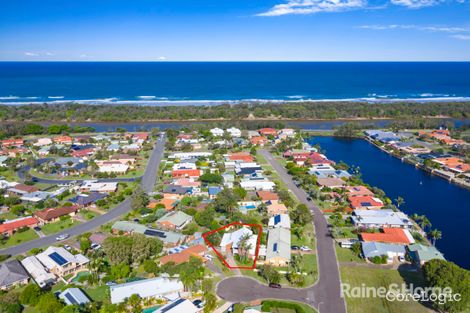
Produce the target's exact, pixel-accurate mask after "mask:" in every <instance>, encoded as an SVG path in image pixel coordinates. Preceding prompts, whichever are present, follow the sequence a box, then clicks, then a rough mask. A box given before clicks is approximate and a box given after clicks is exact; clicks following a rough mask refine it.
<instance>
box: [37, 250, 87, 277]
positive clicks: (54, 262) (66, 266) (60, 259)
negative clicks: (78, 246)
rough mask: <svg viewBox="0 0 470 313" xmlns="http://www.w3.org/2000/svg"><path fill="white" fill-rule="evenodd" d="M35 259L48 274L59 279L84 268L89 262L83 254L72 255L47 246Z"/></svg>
mask: <svg viewBox="0 0 470 313" xmlns="http://www.w3.org/2000/svg"><path fill="white" fill-rule="evenodd" d="M36 257H37V258H38V260H39V261H40V262H41V263H42V264H43V265H44V266H45V268H46V269H47V270H48V271H49V272H50V273H53V274H54V275H56V276H58V277H61V278H63V277H64V276H67V275H69V274H75V273H76V272H77V271H78V270H81V269H83V268H86V266H87V264H88V263H89V262H90V260H89V259H88V258H87V257H85V256H84V255H83V254H75V255H73V254H71V253H70V252H68V251H67V250H65V249H64V248H62V247H54V246H49V247H48V248H47V249H46V250H45V251H44V252H41V253H38V254H37V255H36Z"/></svg>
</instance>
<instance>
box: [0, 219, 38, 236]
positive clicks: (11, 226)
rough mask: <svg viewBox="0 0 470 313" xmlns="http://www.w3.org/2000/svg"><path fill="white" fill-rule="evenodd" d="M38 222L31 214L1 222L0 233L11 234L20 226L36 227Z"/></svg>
mask: <svg viewBox="0 0 470 313" xmlns="http://www.w3.org/2000/svg"><path fill="white" fill-rule="evenodd" d="M38 223H39V222H38V220H37V219H36V218H34V217H31V216H27V217H21V218H17V219H14V220H11V221H5V222H4V223H3V224H0V234H2V235H3V236H11V235H13V233H15V232H16V231H17V230H18V229H20V228H23V227H29V228H33V227H36V226H37V225H38Z"/></svg>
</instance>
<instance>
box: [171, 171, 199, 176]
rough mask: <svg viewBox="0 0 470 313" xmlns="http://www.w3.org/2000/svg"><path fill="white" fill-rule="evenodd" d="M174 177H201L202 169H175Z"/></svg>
mask: <svg viewBox="0 0 470 313" xmlns="http://www.w3.org/2000/svg"><path fill="white" fill-rule="evenodd" d="M171 175H172V177H173V178H184V177H189V178H199V177H200V176H201V175H202V171H201V170H197V169H189V170H175V171H172V172H171Z"/></svg>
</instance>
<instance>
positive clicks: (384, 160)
mask: <svg viewBox="0 0 470 313" xmlns="http://www.w3.org/2000/svg"><path fill="white" fill-rule="evenodd" d="M307 142H309V143H310V144H320V146H321V148H322V151H323V152H325V153H326V155H327V156H328V158H329V159H331V160H334V161H336V162H339V161H344V162H346V163H347V164H348V165H350V166H355V167H359V168H360V172H361V174H362V179H363V180H364V182H365V183H367V184H370V185H372V186H376V187H378V188H380V189H382V190H384V191H385V193H386V194H387V196H388V197H389V198H390V199H396V198H397V197H399V196H400V197H402V198H404V199H405V204H404V205H402V206H401V207H400V209H401V210H402V211H404V212H405V213H407V214H408V215H412V214H414V213H416V214H419V215H426V216H427V217H428V218H429V220H430V221H431V223H432V228H433V229H438V230H440V231H441V232H442V239H440V240H439V241H438V242H437V244H436V246H437V248H438V249H439V250H440V251H441V252H442V253H443V254H444V256H445V258H446V259H447V260H449V261H452V262H455V263H457V264H458V265H460V266H462V267H464V268H467V269H470V249H465V248H463V246H462V242H463V240H462V239H465V237H466V235H465V232H466V229H467V228H468V222H469V221H470V210H469V207H468V204H469V203H470V191H469V190H466V189H464V188H461V187H458V186H456V185H453V184H451V183H449V182H448V181H446V180H444V179H442V178H440V177H437V176H433V175H430V174H428V173H427V172H424V171H422V170H420V169H417V168H415V167H413V166H412V165H409V164H407V163H404V162H402V161H401V160H399V159H397V158H395V157H392V156H390V155H388V154H387V153H385V152H382V151H381V150H379V149H377V148H376V147H374V146H373V145H372V144H370V143H368V142H367V141H365V140H363V139H345V138H337V137H311V138H308V139H307Z"/></svg>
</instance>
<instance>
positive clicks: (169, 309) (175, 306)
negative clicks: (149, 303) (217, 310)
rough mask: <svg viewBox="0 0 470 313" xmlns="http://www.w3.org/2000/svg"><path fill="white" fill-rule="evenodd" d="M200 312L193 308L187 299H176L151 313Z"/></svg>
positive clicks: (200, 310)
mask: <svg viewBox="0 0 470 313" xmlns="http://www.w3.org/2000/svg"><path fill="white" fill-rule="evenodd" d="M197 312H202V309H200V308H198V307H197V306H195V305H194V304H193V303H192V302H191V301H189V300H188V299H183V298H180V299H177V300H175V301H173V302H170V303H168V304H166V305H164V306H162V307H160V308H159V309H157V310H156V311H153V313H197Z"/></svg>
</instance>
